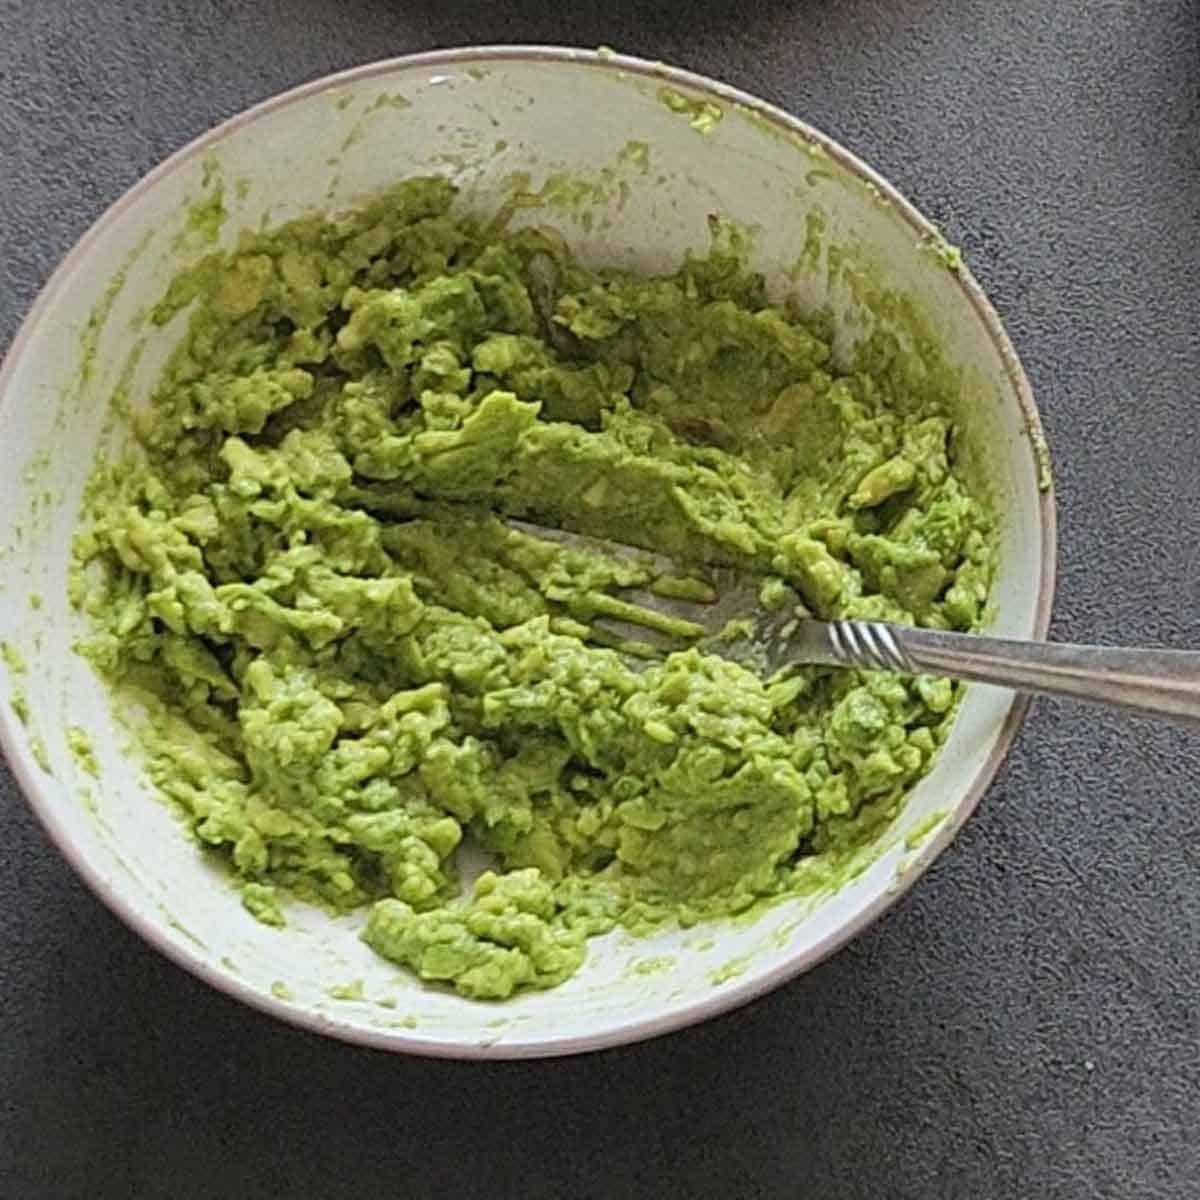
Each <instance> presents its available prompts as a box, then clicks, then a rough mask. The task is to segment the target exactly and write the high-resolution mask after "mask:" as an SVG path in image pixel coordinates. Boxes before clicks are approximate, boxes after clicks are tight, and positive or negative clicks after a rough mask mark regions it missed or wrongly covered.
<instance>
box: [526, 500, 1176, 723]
mask: <svg viewBox="0 0 1200 1200" xmlns="http://www.w3.org/2000/svg"><path fill="white" fill-rule="evenodd" d="M505 523H506V524H507V525H508V526H509V527H510V528H512V529H515V530H517V531H518V532H519V533H523V534H525V535H527V536H530V537H536V538H540V539H542V540H544V541H550V542H556V543H558V544H560V545H563V546H566V547H568V548H574V549H579V550H585V551H588V552H589V553H592V554H602V555H605V556H608V557H610V558H616V559H624V560H630V561H633V562H637V563H641V564H643V565H644V567H645V568H646V571H645V575H646V578H647V581H648V582H647V583H646V585H644V586H641V587H638V588H626V589H619V590H617V591H616V592H615V593H605V594H604V595H603V596H595V597H593V598H592V601H594V602H592V603H589V605H588V606H587V611H586V612H585V613H584V617H585V619H586V621H587V623H588V624H589V625H590V626H591V627H592V628H593V629H594V630H596V631H597V632H598V633H599V634H600V635H601V636H602V637H604V638H605V639H607V640H608V641H609V642H610V643H611V644H615V645H617V646H618V647H619V648H621V649H624V650H626V651H628V652H630V653H633V654H639V655H643V656H645V655H656V654H662V653H666V652H669V651H671V650H678V649H682V648H685V647H687V646H689V645H694V646H697V647H699V648H700V649H702V650H705V651H707V652H710V653H713V654H718V655H721V656H723V657H725V658H729V659H732V660H734V661H736V662H741V663H742V664H744V665H748V666H751V667H753V668H754V669H756V670H758V671H759V672H760V673H761V674H763V675H772V674H774V673H775V672H776V671H779V670H781V669H783V668H784V667H787V666H798V665H816V666H835V667H859V668H863V669H866V670H872V671H895V672H898V673H900V674H905V675H921V674H929V675H942V676H947V677H949V678H951V679H962V680H969V681H971V682H975V683H988V684H995V685H997V686H999V687H1007V688H1012V689H1013V690H1015V691H1019V692H1029V693H1033V694H1037V695H1044V696H1055V697H1065V698H1067V699H1071V700H1081V701H1083V702H1085V703H1088V704H1097V705H1102V706H1104V707H1107V708H1117V709H1122V710H1124V711H1127V712H1133V713H1139V714H1141V715H1144V716H1153V717H1165V718H1167V719H1168V720H1173V721H1177V722H1180V723H1182V724H1186V725H1193V726H1197V727H1200V653H1197V652H1195V651H1190V650H1163V649H1153V648H1144V649H1143V648H1136V647H1117V646H1088V645H1072V644H1067V643H1049V642H1031V641H1017V640H1014V639H1009V638H996V637H985V636H982V635H980V634H974V633H948V632H945V631H943V630H940V629H920V628H914V627H911V626H907V625H895V624H891V623H888V622H884V621H821V620H817V619H816V618H814V617H813V616H812V615H811V613H810V612H809V611H808V610H807V609H806V608H805V607H804V604H803V602H802V601H801V598H800V596H799V595H798V594H797V593H795V592H790V589H789V594H787V595H786V597H785V602H784V603H782V604H780V605H779V606H777V607H773V608H770V609H768V608H766V607H764V605H763V604H762V603H761V602H760V600H759V587H760V585H761V583H762V580H761V579H759V578H757V577H756V576H754V575H752V574H751V573H749V572H746V571H741V570H738V569H736V568H732V567H724V566H696V565H692V564H687V565H684V564H681V563H678V562H676V561H675V560H673V559H670V558H668V557H666V556H664V555H661V554H654V553H651V552H649V551H646V550H642V549H639V548H637V547H634V546H629V545H625V544H623V543H620V542H613V541H608V540H605V539H601V538H593V537H585V536H583V535H581V534H577V533H570V532H567V531H565V530H561V529H551V528H547V527H545V526H541V525H534V524H531V523H530V522H527V521H516V520H507V521H506V522H505ZM681 581H689V586H687V587H683V586H681ZM692 585H695V586H692ZM685 592H686V593H693V594H694V596H695V598H693V595H683V594H681V593H685Z"/></svg>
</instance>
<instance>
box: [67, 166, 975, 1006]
mask: <svg viewBox="0 0 1200 1200" xmlns="http://www.w3.org/2000/svg"><path fill="white" fill-rule="evenodd" d="M548 267H549V268H550V269H549V270H547V268H548ZM185 308H186V309H189V312H188V314H187V316H186V318H185V319H186V333H185V334H184V336H183V338H182V340H181V342H180V344H179V345H178V347H177V348H176V350H175V351H174V353H173V356H172V357H171V359H170V360H169V362H168V365H167V367H166V368H165V370H164V372H163V374H162V376H161V379H160V382H159V383H158V385H157V387H156V389H155V391H154V394H153V397H152V399H151V402H150V404H149V407H148V408H147V409H146V410H145V411H143V412H140V413H138V414H137V415H136V416H134V417H133V418H131V420H132V422H133V429H134V437H133V439H132V449H130V450H129V451H128V452H127V453H125V454H124V455H123V456H122V457H120V458H119V459H115V460H111V461H105V460H104V459H101V460H100V461H99V462H98V464H97V466H96V468H95V471H94V474H93V476H92V479H91V482H90V484H89V488H88V491H87V495H86V498H85V503H84V511H83V516H82V523H81V527H80V531H79V533H78V535H77V538H76V542H75V548H74V563H73V570H72V576H71V588H72V599H73V601H74V603H76V605H78V606H79V607H80V608H82V609H83V610H84V611H85V612H86V613H87V614H88V617H89V626H90V633H89V635H88V636H87V637H86V638H85V639H84V640H83V641H82V642H81V643H80V647H81V649H82V651H83V652H84V653H85V654H86V655H87V656H88V658H89V659H90V661H91V662H92V663H93V664H94V665H95V667H96V669H97V670H98V672H99V673H100V674H101V676H102V677H103V678H104V679H105V680H106V681H108V682H109V683H110V684H111V685H112V686H113V687H114V689H115V691H116V693H117V694H118V695H119V696H122V697H124V698H126V699H131V700H134V701H136V702H138V703H139V704H141V705H142V706H144V708H146V709H148V710H149V712H150V714H151V718H150V720H149V721H148V722H147V726H148V727H152V730H153V732H152V734H147V735H146V736H144V737H142V739H141V746H140V751H141V753H142V755H143V756H144V760H145V763H146V767H147V770H148V774H149V777H150V779H151V780H152V781H153V783H154V784H155V785H156V786H157V788H158V789H159V790H160V791H161V792H162V793H163V794H164V796H165V797H167V798H169V800H170V801H171V802H172V803H173V805H174V806H175V807H176V808H177V809H178V811H179V812H180V813H181V814H182V816H183V817H184V819H185V821H186V824H187V826H188V827H189V829H190V830H191V832H192V834H193V835H194V837H195V838H196V839H197V841H198V842H199V843H200V844H201V845H202V846H204V847H206V848H208V849H209V850H210V851H211V852H212V853H213V854H214V855H215V856H216V857H218V858H220V859H222V860H223V861H225V862H226V863H227V864H228V866H229V869H230V871H231V874H232V875H233V877H234V878H235V879H236V881H237V885H238V887H239V888H240V890H241V895H242V899H243V902H244V904H245V906H246V907H247V909H249V911H250V912H252V913H253V914H254V915H255V916H256V917H258V918H259V919H260V920H262V921H264V922H267V923H269V924H283V923H284V921H285V912H284V905H283V901H285V900H287V899H288V898H299V899H301V900H305V901H309V902H313V903H318V904H321V905H324V906H326V907H329V908H331V909H333V910H336V911H345V910H350V909H359V908H362V909H364V910H365V913H366V920H365V927H364V931H363V937H364V938H365V940H366V941H367V942H368V943H369V944H370V945H371V946H372V947H373V948H374V949H375V950H376V951H377V952H378V953H379V954H381V955H383V956H385V957H386V958H388V959H390V960H392V961H394V962H396V963H399V964H402V965H403V966H405V967H407V968H409V969H411V970H412V971H413V972H415V973H416V974H417V975H418V976H419V977H420V978H421V979H424V980H430V981H438V982H440V983H443V984H447V985H450V986H452V987H454V988H455V989H457V991H458V992H459V993H461V994H462V995H464V996H467V997H472V998H477V999H501V998H504V997H507V996H509V995H511V994H513V993H514V992H516V991H519V990H524V989H530V988H546V987H552V986H554V985H556V984H558V983H561V982H562V981H563V980H565V979H567V978H568V977H569V976H570V975H572V974H573V973H574V972H575V971H576V970H578V968H579V967H580V965H581V964H582V962H583V961H584V958H585V953H586V942H587V939H588V938H589V937H592V936H594V935H597V934H601V933H604V932H607V931H609V930H612V929H613V928H615V927H617V926H623V927H625V928H626V929H629V930H631V931H633V932H644V931H648V930H652V929H655V928H659V927H662V926H663V925H666V924H671V923H675V924H683V925H688V924H692V923H695V922H697V921H701V920H705V919H709V918H715V917H720V916H727V915H731V914H735V913H740V912H744V911H746V910H747V909H749V908H751V907H752V906H754V905H756V904H758V903H760V902H763V901H766V900H769V899H771V898H775V897H780V896H785V895H789V894H796V893H811V892H814V891H817V890H820V889H822V888H824V887H828V886H830V885H831V884H832V883H834V882H836V879H837V877H838V872H839V871H841V870H844V867H845V864H846V863H847V862H848V861H849V859H850V856H851V855H852V854H853V853H854V852H855V851H857V850H859V849H860V848H861V847H863V846H864V845H869V844H870V843H872V842H873V841H874V840H875V839H876V838H877V837H878V836H879V834H880V833H881V831H882V830H883V829H884V828H885V827H886V826H887V825H888V823H889V822H890V821H891V820H892V819H893V818H894V817H895V815H896V813H897V812H898V811H899V808H900V806H901V804H902V802H903V799H904V796H905V794H906V792H907V791H908V789H909V788H910V787H911V786H912V784H913V783H914V782H915V781H916V780H917V779H918V778H919V777H920V776H921V775H923V774H924V773H925V772H926V771H927V770H928V768H929V767H930V764H931V762H932V760H933V758H934V756H935V755H936V753H937V749H938V747H939V745H940V744H941V742H942V741H943V740H944V738H945V736H946V733H947V731H948V728H949V724H950V722H951V721H952V720H953V715H954V711H955V705H956V698H957V689H956V688H955V687H954V686H953V685H951V684H950V683H949V682H948V681H946V680H942V679H934V678H926V677H921V678H913V679H909V678H903V677H899V676H894V675H886V674H876V673H867V672H858V671H841V670H831V669H828V668H811V667H802V668H799V669H794V670H791V671H788V672H785V673H783V674H781V675H779V676H777V677H775V678H773V679H763V678H759V677H758V676H757V675H756V674H754V673H753V672H752V671H750V670H748V669H746V668H744V667H742V666H738V665H735V664H733V663H731V662H727V661H724V660H722V659H720V658H717V657H713V656H711V655H705V654H702V653H700V652H699V651H697V650H695V649H692V650H687V651H684V652H680V653H676V654H674V655H672V656H670V657H668V658H665V659H663V660H659V661H654V662H651V663H649V664H641V665H638V664H635V663H633V662H631V661H630V660H629V659H628V658H627V657H626V656H624V655H623V654H622V653H620V652H618V651H617V650H615V649H612V648H608V647H605V646H603V645H599V644H596V642H595V641H594V640H592V639H589V638H588V637H587V636H586V633H587V631H586V628H585V626H584V625H583V624H582V623H581V621H580V617H581V616H586V614H587V613H589V612H591V611H595V608H596V604H597V597H603V596H604V595H606V594H608V593H610V592H611V591H612V590H613V589H615V588H618V587H621V586H625V585H628V584H630V583H635V582H637V578H636V575H637V571H638V569H639V568H638V567H637V565H636V564H630V563H628V562H619V561H612V560H608V559H606V558H604V557H601V556H597V555H593V554H590V553H586V552H582V551H579V550H569V549H566V548H564V547H560V546H557V545H550V544H548V543H546V542H544V541H541V540H539V539H535V538H532V537H529V536H527V535H525V534H522V533H518V532H516V531H514V530H512V529H510V528H509V527H508V526H506V525H505V524H504V523H503V522H502V521H501V520H499V519H498V518H499V516H501V515H507V516H520V517H526V518H530V519H532V520H535V521H539V522H541V523H543V524H547V525H556V526H561V527H564V528H569V529H572V530H575V531H578V532H581V533H585V534H593V535H597V536H600V537H609V538H617V539H619V540H622V541H626V542H636V543H638V544H640V545H642V546H645V547H647V548H650V549H654V550H659V551H663V552H666V553H668V554H671V555H674V556H677V557H678V558H680V559H681V560H684V561H719V562H725V563H734V564H740V565H742V566H744V567H746V568H749V569H752V570H754V571H756V572H758V573H759V574H760V575H761V576H762V578H763V596H764V600H765V601H767V602H769V601H770V599H771V596H772V592H773V590H774V591H775V592H778V591H779V590H781V589H780V588H779V581H784V582H786V583H788V584H790V585H792V586H793V587H794V588H795V589H796V590H797V591H799V593H800V594H801V595H802V596H803V598H804V599H805V601H806V603H807V604H808V606H809V607H810V608H811V609H812V610H813V611H814V612H815V613H817V614H819V615H821V616H824V617H863V618H884V619H889V620H896V621H904V622H910V623H913V622H916V623H920V624H923V625H928V626H933V627H938V628H954V629H971V628H973V627H975V626H976V625H977V624H978V622H979V620H980V617H981V614H982V610H983V607H984V604H985V602H986V598H987V593H988V586H989V582H990V578H991V573H992V563H993V552H994V522H993V519H992V516H991V514H990V511H989V508H988V506H987V504H986V503H985V502H984V500H983V498H982V494H981V493H980V491H979V490H978V489H977V488H976V487H975V486H974V484H973V482H972V480H971V479H970V478H969V476H968V475H967V474H966V473H965V472H964V471H962V470H961V469H960V468H959V467H957V466H956V464H955V461H954V456H953V453H952V451H953V445H952V443H953V434H954V431H955V423H954V420H953V414H952V413H951V412H949V411H947V410H946V405H945V403H944V400H943V399H942V398H939V397H938V395H937V394H936V389H929V388H927V387H923V386H922V375H921V372H920V371H918V370H914V369H913V366H912V364H911V362H909V361H908V359H907V358H906V355H905V352H904V351H902V350H900V349H899V348H898V346H897V344H896V343H895V341H894V340H893V341H891V342H889V341H888V340H887V339H886V338H881V337H876V338H874V339H872V340H869V343H868V344H867V345H865V346H864V347H862V348H861V350H860V353H858V354H857V355H856V358H855V362H854V363H853V364H852V365H851V366H850V367H848V368H847V369H845V370H843V369H840V368H839V367H838V366H835V364H834V362H833V359H832V355H831V352H830V345H829V340H828V337H827V331H825V332H824V333H823V332H822V331H821V330H820V328H819V324H820V323H819V322H813V321H811V320H805V319H803V318H802V317H801V315H800V314H798V313H797V312H795V311H792V309H791V308H790V307H788V306H776V305H772V304H770V303H768V300H767V297H766V295H765V293H764V287H763V282H762V280H761V279H760V278H759V277H757V276H755V275H753V274H751V273H749V272H748V271H747V270H746V269H745V267H744V264H743V263H742V261H741V260H740V258H739V256H738V255H737V254H735V253H733V252H732V251H730V250H729V249H728V248H725V249H722V248H721V246H720V245H715V246H714V249H713V250H712V252H711V253H710V254H709V255H708V257H706V258H689V259H688V260H686V261H685V262H684V263H683V264H682V265H681V267H680V268H679V270H678V272H677V273H676V274H674V275H672V276H669V277H653V278H651V277H635V276H631V275H628V274H622V273H619V272H611V271H594V270H590V269H585V268H584V267H583V266H581V265H580V264H579V263H577V262H576V261H575V260H574V259H573V258H572V256H571V255H570V253H569V252H568V250H567V249H566V247H565V246H564V244H563V243H562V241H561V240H560V238H559V237H558V236H557V235H556V234H553V233H550V232H546V231H539V230H535V229H521V230H512V229H509V228H508V227H507V226H506V224H505V222H503V221H495V220H494V221H492V222H490V223H487V222H482V221H476V220H473V219H472V218H470V217H467V216H463V215H460V214H458V213H457V212H456V211H455V208H454V190H453V188H452V186H451V185H450V184H449V183H447V182H446V181H444V180H441V179H437V178H421V179H411V180H407V181H405V182H404V183H402V184H400V185H398V186H397V187H395V188H393V189H391V190H389V191H388V192H387V193H386V194H384V195H382V196H380V197H379V198H378V199H376V200H374V201H372V202H371V203H370V204H368V205H366V206H365V207H363V208H362V209H361V210H359V211H357V212H355V213H353V214H351V215H348V216H345V217H341V218H338V219H325V218H306V219H303V220H300V221H296V222H292V223H290V224H288V225H285V226H282V227H279V228H276V229H273V230H267V231H265V232H260V233H253V234H249V233H247V234H243V235H242V237H241V240H240V242H239V244H238V246H237V248H236V249H235V250H232V251H230V252H227V253H215V254H213V255H211V256H209V257H208V258H206V259H205V260H203V261H202V262H200V263H199V264H197V265H196V266H194V267H193V268H190V269H189V270H188V271H187V272H185V273H184V274H182V275H181V276H180V277H178V278H177V279H176V280H175V281H174V282H173V283H172V285H171V287H170V289H169V290H168V292H167V294H166V295H165V297H164V299H163V300H162V302H161V303H160V304H159V306H158V308H157V309H156V310H155V312H154V314H153V318H154V320H155V321H156V322H157V323H158V324H166V323H167V322H168V321H170V320H171V318H172V317H174V316H175V315H176V314H178V313H180V312H181V311H182V310H183V309H185ZM464 839H466V840H467V841H469V842H471V843H473V844H474V845H475V846H476V847H478V848H480V849H481V850H483V851H485V852H486V853H487V854H488V855H489V856H490V859H491V861H492V863H493V867H492V869H490V870H488V871H486V872H485V873H484V874H483V875H481V876H480V877H479V878H478V879H477V880H476V882H475V883H474V885H473V888H471V889H470V893H469V895H466V896H464V895H462V894H461V893H462V889H461V888H460V885H459V880H458V873H457V868H456V850H457V848H458V847H459V846H460V844H461V843H462V842H463V841H464Z"/></svg>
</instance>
